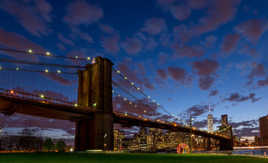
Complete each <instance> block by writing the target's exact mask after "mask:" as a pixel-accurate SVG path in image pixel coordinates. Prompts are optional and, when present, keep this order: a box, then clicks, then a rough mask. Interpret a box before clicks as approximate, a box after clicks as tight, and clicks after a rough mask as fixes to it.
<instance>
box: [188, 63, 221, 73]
mask: <svg viewBox="0 0 268 163" xmlns="http://www.w3.org/2000/svg"><path fill="white" fill-rule="evenodd" d="M193 68H194V69H195V70H197V74H198V75H203V76H207V75H211V74H213V73H215V72H216V70H217V69H218V68H219V63H218V62H217V61H214V60H209V59H206V60H204V61H197V62H194V64H193Z"/></svg>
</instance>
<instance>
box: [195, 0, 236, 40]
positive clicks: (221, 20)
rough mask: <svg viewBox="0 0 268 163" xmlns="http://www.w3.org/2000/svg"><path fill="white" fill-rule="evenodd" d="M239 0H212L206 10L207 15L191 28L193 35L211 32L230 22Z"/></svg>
mask: <svg viewBox="0 0 268 163" xmlns="http://www.w3.org/2000/svg"><path fill="white" fill-rule="evenodd" d="M239 4H240V0H224V1H223V0H214V1H212V3H211V4H210V6H209V8H208V15H207V16H205V17H203V18H201V19H200V20H199V23H198V24H197V25H196V26H194V27H193V30H192V31H194V32H195V34H197V35H199V34H203V33H207V32H210V31H213V30H215V29H217V28H218V27H220V26H221V25H223V24H225V23H227V22H229V21H230V20H232V19H233V18H234V17H235V15H236V12H237V7H238V6H239Z"/></svg>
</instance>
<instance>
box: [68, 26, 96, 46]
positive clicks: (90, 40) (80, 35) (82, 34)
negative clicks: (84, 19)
mask: <svg viewBox="0 0 268 163" xmlns="http://www.w3.org/2000/svg"><path fill="white" fill-rule="evenodd" d="M71 30H72V32H73V33H72V34H71V36H72V38H75V37H77V38H79V39H81V40H85V41H87V42H88V43H89V44H91V43H93V42H94V40H93V38H92V37H91V36H90V35H89V34H88V33H86V32H83V31H81V29H79V28H77V27H76V26H72V28H71Z"/></svg>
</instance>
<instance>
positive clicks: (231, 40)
mask: <svg viewBox="0 0 268 163" xmlns="http://www.w3.org/2000/svg"><path fill="white" fill-rule="evenodd" d="M239 40H240V35H238V34H229V35H226V36H225V37H224V39H223V42H222V47H221V48H222V50H223V52H225V53H230V52H232V51H233V50H234V48H236V46H237V44H238V42H239Z"/></svg>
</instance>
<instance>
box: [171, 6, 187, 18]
mask: <svg viewBox="0 0 268 163" xmlns="http://www.w3.org/2000/svg"><path fill="white" fill-rule="evenodd" d="M170 12H171V13H172V15H173V16H174V18H176V19H178V20H180V21H183V20H186V19H188V18H189V17H190V16H191V8H190V7H188V6H186V5H182V6H172V7H170Z"/></svg>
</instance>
